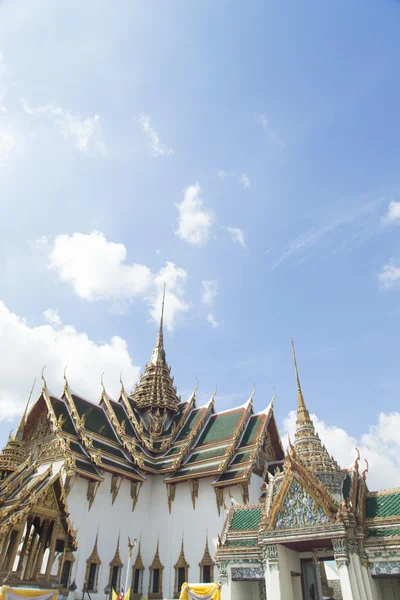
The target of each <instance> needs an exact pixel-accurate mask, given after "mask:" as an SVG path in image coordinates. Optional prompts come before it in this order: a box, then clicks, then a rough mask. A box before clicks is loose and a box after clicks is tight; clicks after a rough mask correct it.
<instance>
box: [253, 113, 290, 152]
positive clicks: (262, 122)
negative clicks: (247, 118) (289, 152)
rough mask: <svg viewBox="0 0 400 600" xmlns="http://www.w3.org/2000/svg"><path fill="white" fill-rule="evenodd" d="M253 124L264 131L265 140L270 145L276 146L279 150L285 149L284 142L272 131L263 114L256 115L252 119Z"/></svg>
mask: <svg viewBox="0 0 400 600" xmlns="http://www.w3.org/2000/svg"><path fill="white" fill-rule="evenodd" d="M254 120H255V122H256V123H257V124H258V125H259V126H260V127H262V129H264V131H265V133H266V136H267V140H268V142H269V143H270V144H277V145H278V146H279V147H280V149H281V150H283V149H284V148H285V142H284V141H283V140H281V139H280V138H279V136H278V134H277V132H276V131H274V129H272V128H271V126H270V124H269V121H268V119H267V117H266V115H265V114H264V113H261V114H259V115H256V116H255V118H254Z"/></svg>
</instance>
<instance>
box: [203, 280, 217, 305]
mask: <svg viewBox="0 0 400 600" xmlns="http://www.w3.org/2000/svg"><path fill="white" fill-rule="evenodd" d="M201 285H202V287H203V293H202V296H201V299H202V301H203V302H204V304H209V305H211V304H213V303H214V300H215V298H216V297H217V295H218V281H216V280H215V279H214V280H213V279H209V280H206V281H202V282H201Z"/></svg>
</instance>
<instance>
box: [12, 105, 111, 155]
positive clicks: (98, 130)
mask: <svg viewBox="0 0 400 600" xmlns="http://www.w3.org/2000/svg"><path fill="white" fill-rule="evenodd" d="M22 104H23V107H24V110H25V112H26V113H27V114H29V115H32V116H38V115H49V116H50V117H52V119H53V121H54V124H55V126H56V128H57V129H58V131H59V132H60V133H61V134H62V135H63V136H64V137H65V138H66V139H70V138H71V139H72V140H73V141H74V146H75V148H76V149H77V150H79V151H81V152H87V151H88V150H89V149H93V150H95V151H96V152H98V153H99V154H101V155H103V156H105V155H106V153H107V149H106V144H105V142H104V138H103V131H102V123H101V118H100V116H99V115H94V116H93V117H86V118H81V117H78V116H77V115H74V114H72V112H71V111H70V110H65V109H64V108H61V107H60V106H56V105H55V104H54V103H53V102H49V103H48V104H45V105H44V106H39V107H38V108H30V107H29V106H28V104H27V103H26V102H25V100H22Z"/></svg>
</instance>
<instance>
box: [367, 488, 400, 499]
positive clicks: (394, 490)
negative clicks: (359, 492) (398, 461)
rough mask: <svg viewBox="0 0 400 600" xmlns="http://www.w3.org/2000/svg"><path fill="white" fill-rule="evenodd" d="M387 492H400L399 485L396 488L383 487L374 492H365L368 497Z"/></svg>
mask: <svg viewBox="0 0 400 600" xmlns="http://www.w3.org/2000/svg"><path fill="white" fill-rule="evenodd" d="M389 494H400V487H397V488H385V489H383V490H378V491H375V492H367V497H368V498H375V497H376V496H388V495H389Z"/></svg>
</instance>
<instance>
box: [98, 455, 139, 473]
mask: <svg viewBox="0 0 400 600" xmlns="http://www.w3.org/2000/svg"><path fill="white" fill-rule="evenodd" d="M101 462H102V463H103V464H104V465H108V466H109V467H111V468H114V469H118V470H120V471H125V472H126V473H129V474H132V473H135V474H136V475H137V474H138V472H137V471H136V469H135V467H134V466H133V465H130V464H128V463H124V464H121V463H118V464H116V463H115V462H113V461H112V460H108V458H103V459H102V461H101Z"/></svg>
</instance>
